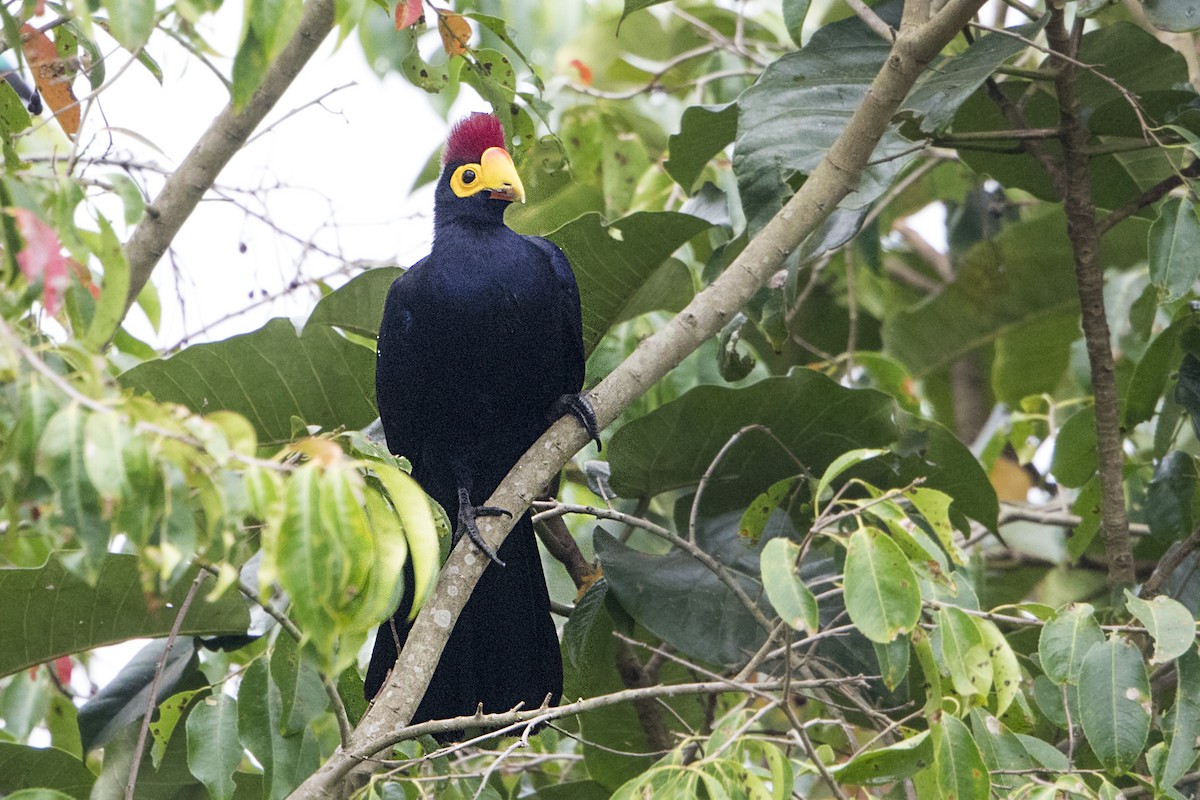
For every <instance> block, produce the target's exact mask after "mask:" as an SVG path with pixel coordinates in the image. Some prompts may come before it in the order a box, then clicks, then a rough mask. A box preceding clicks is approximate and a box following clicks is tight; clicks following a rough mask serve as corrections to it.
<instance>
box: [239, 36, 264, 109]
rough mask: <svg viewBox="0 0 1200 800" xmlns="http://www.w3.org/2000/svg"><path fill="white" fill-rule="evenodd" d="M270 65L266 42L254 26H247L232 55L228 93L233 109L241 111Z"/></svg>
mask: <svg viewBox="0 0 1200 800" xmlns="http://www.w3.org/2000/svg"><path fill="white" fill-rule="evenodd" d="M270 65H271V59H270V57H269V56H268V55H267V48H266V44H265V43H264V42H263V41H262V39H261V38H260V37H259V35H258V33H257V32H256V31H255V29H254V26H252V25H251V26H247V27H246V33H245V35H244V36H243V37H242V42H241V44H239V45H238V49H237V53H235V54H234V56H233V70H232V75H231V77H232V78H233V83H232V86H231V87H230V95H231V99H232V103H233V107H234V110H236V111H241V110H242V109H244V108H245V107H246V103H248V102H250V98H251V97H253V96H254V90H255V89H257V88H258V87H259V86H260V85H261V84H262V80H263V77H264V76H266V74H267V67H269V66H270Z"/></svg>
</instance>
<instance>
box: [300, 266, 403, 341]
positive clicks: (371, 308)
mask: <svg viewBox="0 0 1200 800" xmlns="http://www.w3.org/2000/svg"><path fill="white" fill-rule="evenodd" d="M403 274H404V270H402V269H398V268H396V267H379V268H376V269H369V270H366V271H364V272H360V273H359V274H358V275H355V276H354V277H353V278H351V279H350V280H348V281H346V283H345V284H344V285H342V286H341V287H340V288H338V289H335V290H334V291H332V292H330V293H329V294H327V295H325V296H324V297H322V298H321V300H320V302H318V303H317V306H316V308H314V309H313V310H312V314H310V315H309V317H308V322H306V323H305V326H308V325H332V326H334V327H336V328H341V329H342V330H344V331H349V332H350V333H356V334H358V335H359V336H365V337H366V338H368V339H374V338H375V336H376V335H377V334H378V333H379V323H380V321H381V320H382V319H383V304H384V301H385V300H386V299H387V293H388V289H389V288H390V287H391V285H392V282H393V281H395V280H396V278H399V277H400V276H401V275H403Z"/></svg>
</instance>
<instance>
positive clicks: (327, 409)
mask: <svg viewBox="0 0 1200 800" xmlns="http://www.w3.org/2000/svg"><path fill="white" fill-rule="evenodd" d="M248 375H253V376H254V380H253V381H250V382H248V381H246V380H245V377H246V376H248ZM118 380H119V381H120V383H121V384H122V385H123V386H125V387H126V388H129V389H133V390H134V391H137V392H147V393H149V394H150V395H152V396H153V397H154V399H156V400H158V401H159V402H168V403H181V404H182V405H185V406H187V407H188V408H191V409H192V410H194V411H196V412H198V413H205V412H208V411H215V410H217V409H225V410H228V411H236V412H237V413H239V414H241V415H242V416H244V417H245V418H246V419H248V420H249V421H250V423H251V424H252V425H254V430H255V431H256V432H257V433H258V438H259V442H260V443H261V444H262V445H263V446H268V447H269V446H271V445H277V444H280V443H283V442H287V441H290V440H291V439H292V417H299V418H300V419H302V420H303V421H304V422H305V423H306V424H309V425H319V426H321V427H322V428H323V429H325V430H334V429H336V428H339V427H346V428H356V429H357V428H364V427H366V426H367V425H368V424H369V423H370V422H371V421H372V420H374V419H375V417H376V416H378V414H377V412H376V411H375V354H374V353H373V352H372V351H371V350H370V349H368V348H366V347H362V346H361V345H358V344H355V343H353V342H351V341H349V340H347V339H346V338H345V337H342V336H340V335H338V334H337V333H336V332H335V331H334V330H333V329H332V328H330V327H329V326H327V325H309V326H306V327H305V328H304V331H303V333H302V334H300V335H299V336H297V335H296V330H295V328H294V327H293V326H292V324H291V323H290V322H288V321H287V320H285V319H274V320H271V321H270V322H268V323H267V324H266V325H265V326H263V327H262V328H260V329H259V330H257V331H255V332H254V333H248V334H244V335H242V336H234V337H231V338H229V339H226V340H224V341H221V342H214V343H212V344H199V345H193V346H192V347H188V348H186V349H184V350H183V351H182V352H180V353H179V354H177V355H175V356H172V357H171V358H168V359H158V360H156V361H147V362H146V363H144V364H140V365H138V366H136V367H134V368H133V369H131V370H128V371H127V372H124V373H122V374H121V375H120V377H119V379H118Z"/></svg>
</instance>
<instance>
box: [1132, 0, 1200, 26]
mask: <svg viewBox="0 0 1200 800" xmlns="http://www.w3.org/2000/svg"><path fill="white" fill-rule="evenodd" d="M1142 10H1143V11H1144V12H1145V14H1146V20H1147V21H1148V22H1149V23H1150V24H1151V25H1153V26H1154V27H1156V28H1158V29H1159V30H1160V31H1173V32H1178V33H1182V32H1184V31H1194V30H1196V29H1197V28H1200V2H1197V1H1196V0H1171V1H1170V2H1167V3H1145V4H1143V5H1142Z"/></svg>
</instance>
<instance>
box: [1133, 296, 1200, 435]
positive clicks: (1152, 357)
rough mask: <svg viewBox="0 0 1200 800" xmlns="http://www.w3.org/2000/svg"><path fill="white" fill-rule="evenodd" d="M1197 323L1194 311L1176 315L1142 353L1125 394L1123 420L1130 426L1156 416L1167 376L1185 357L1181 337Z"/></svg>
mask: <svg viewBox="0 0 1200 800" xmlns="http://www.w3.org/2000/svg"><path fill="white" fill-rule="evenodd" d="M1195 325H1196V317H1195V315H1194V314H1187V315H1186V316H1184V317H1183V318H1182V319H1177V320H1175V321H1174V322H1172V323H1171V325H1170V326H1169V327H1168V328H1167V329H1166V330H1164V331H1163V332H1162V333H1160V334H1158V336H1155V337H1154V341H1152V342H1150V346H1149V347H1147V348H1146V351H1145V352H1144V353H1143V354H1142V358H1141V360H1140V361H1138V364H1137V367H1135V368H1134V371H1133V378H1132V379H1131V380H1130V381H1129V388H1128V390H1127V391H1126V394H1125V413H1124V415H1123V419H1122V424H1123V425H1124V426H1125V427H1126V428H1129V429H1132V428H1133V427H1135V426H1136V425H1140V424H1141V423H1143V422H1146V421H1147V420H1150V419H1152V418H1153V417H1154V412H1155V410H1156V409H1157V408H1158V401H1159V399H1161V398H1162V395H1163V390H1164V389H1165V388H1166V386H1167V379H1168V376H1169V375H1170V374H1171V372H1172V370H1175V369H1176V368H1178V366H1179V363H1180V361H1181V360H1182V358H1183V349H1182V348H1181V347H1180V345H1179V342H1180V338H1181V337H1182V336H1183V334H1184V333H1185V332H1188V331H1191V330H1192V329H1193V328H1194V327H1195Z"/></svg>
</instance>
